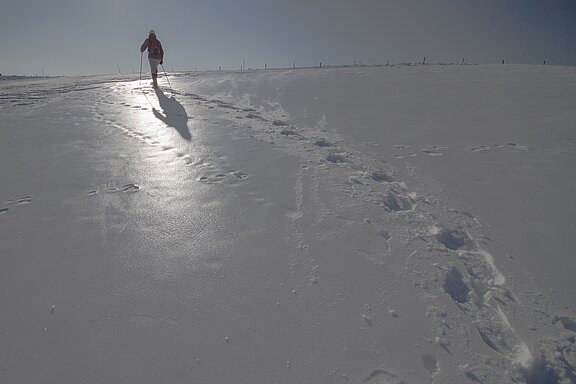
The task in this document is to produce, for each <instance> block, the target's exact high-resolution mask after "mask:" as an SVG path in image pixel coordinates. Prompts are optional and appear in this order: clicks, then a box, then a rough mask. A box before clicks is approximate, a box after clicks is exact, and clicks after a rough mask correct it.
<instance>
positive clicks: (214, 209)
mask: <svg viewBox="0 0 576 384" xmlns="http://www.w3.org/2000/svg"><path fill="white" fill-rule="evenodd" d="M160 82H161V84H164V85H167V83H165V80H164V79H160ZM170 82H171V84H172V86H173V87H174V89H169V88H167V87H164V88H162V90H159V91H153V90H152V89H150V88H149V86H148V85H144V84H141V83H140V82H139V81H138V79H135V78H134V77H133V76H99V77H84V78H61V79H30V80H13V81H3V82H0V117H1V119H0V121H1V125H0V127H1V128H0V135H1V136H0V137H1V139H0V255H1V256H0V307H1V308H2V311H1V312H0V381H1V382H6V383H16V382H22V383H23V382H39V381H42V382H88V383H97V382H102V383H108V382H122V383H160V382H161V383H184V382H198V383H232V382H234V383H388V384H390V383H430V382H433V383H467V382H468V383H484V384H488V383H529V384H534V383H575V382H576V311H575V305H576V301H575V296H574V292H576V290H575V287H576V285H575V283H574V279H573V276H574V273H575V272H576V262H575V259H574V257H573V249H574V233H576V224H575V221H574V219H573V218H574V217H575V214H576V208H575V207H574V205H573V204H572V200H573V196H575V195H576V183H575V182H574V177H573V175H574V170H575V164H576V162H575V160H576V126H575V124H576V123H575V122H576V109H575V108H574V105H576V70H574V69H573V68H554V67H530V66H417V67H412V66H411V67H407V66H401V67H351V68H325V69H299V70H273V71H255V72H240V73H231V72H214V73H190V74H186V73H180V74H175V75H174V76H172V77H171V80H170ZM143 83H146V84H147V83H148V81H146V82H143Z"/></svg>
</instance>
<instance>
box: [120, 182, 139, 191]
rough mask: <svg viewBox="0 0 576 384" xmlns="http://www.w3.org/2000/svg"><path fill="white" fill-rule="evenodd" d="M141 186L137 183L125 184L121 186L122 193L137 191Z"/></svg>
mask: <svg viewBox="0 0 576 384" xmlns="http://www.w3.org/2000/svg"><path fill="white" fill-rule="evenodd" d="M140 189H141V187H140V186H139V185H138V184H133V183H130V184H125V185H123V186H122V187H121V190H122V193H136V192H139V191H140Z"/></svg>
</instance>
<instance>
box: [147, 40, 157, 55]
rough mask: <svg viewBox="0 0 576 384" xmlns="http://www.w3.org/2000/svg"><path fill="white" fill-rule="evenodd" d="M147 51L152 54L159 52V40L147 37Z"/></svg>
mask: <svg viewBox="0 0 576 384" xmlns="http://www.w3.org/2000/svg"><path fill="white" fill-rule="evenodd" d="M148 52H150V53H152V54H153V55H159V54H160V42H159V41H158V40H157V39H149V41H148Z"/></svg>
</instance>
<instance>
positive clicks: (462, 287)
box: [443, 267, 470, 304]
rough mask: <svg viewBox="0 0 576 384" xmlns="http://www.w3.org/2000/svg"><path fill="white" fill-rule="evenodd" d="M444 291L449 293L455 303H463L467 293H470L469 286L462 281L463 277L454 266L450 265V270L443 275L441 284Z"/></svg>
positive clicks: (466, 298)
mask: <svg viewBox="0 0 576 384" xmlns="http://www.w3.org/2000/svg"><path fill="white" fill-rule="evenodd" d="M443 288H444V291H445V292H446V293H447V294H449V295H450V297H451V298H452V300H454V301H456V302H457V303H460V304H463V303H467V302H468V294H469V293H470V288H468V286H467V285H466V283H464V277H463V276H462V273H461V272H460V270H459V269H458V268H456V267H452V269H450V272H448V274H446V277H444V284H443Z"/></svg>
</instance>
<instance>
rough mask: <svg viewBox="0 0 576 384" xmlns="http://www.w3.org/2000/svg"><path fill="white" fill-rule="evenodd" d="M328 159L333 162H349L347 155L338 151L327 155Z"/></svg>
mask: <svg viewBox="0 0 576 384" xmlns="http://www.w3.org/2000/svg"><path fill="white" fill-rule="evenodd" d="M326 161H328V162H330V163H333V164H342V163H349V161H348V159H347V158H346V157H345V156H342V155H338V154H336V153H331V154H329V155H328V156H326Z"/></svg>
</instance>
